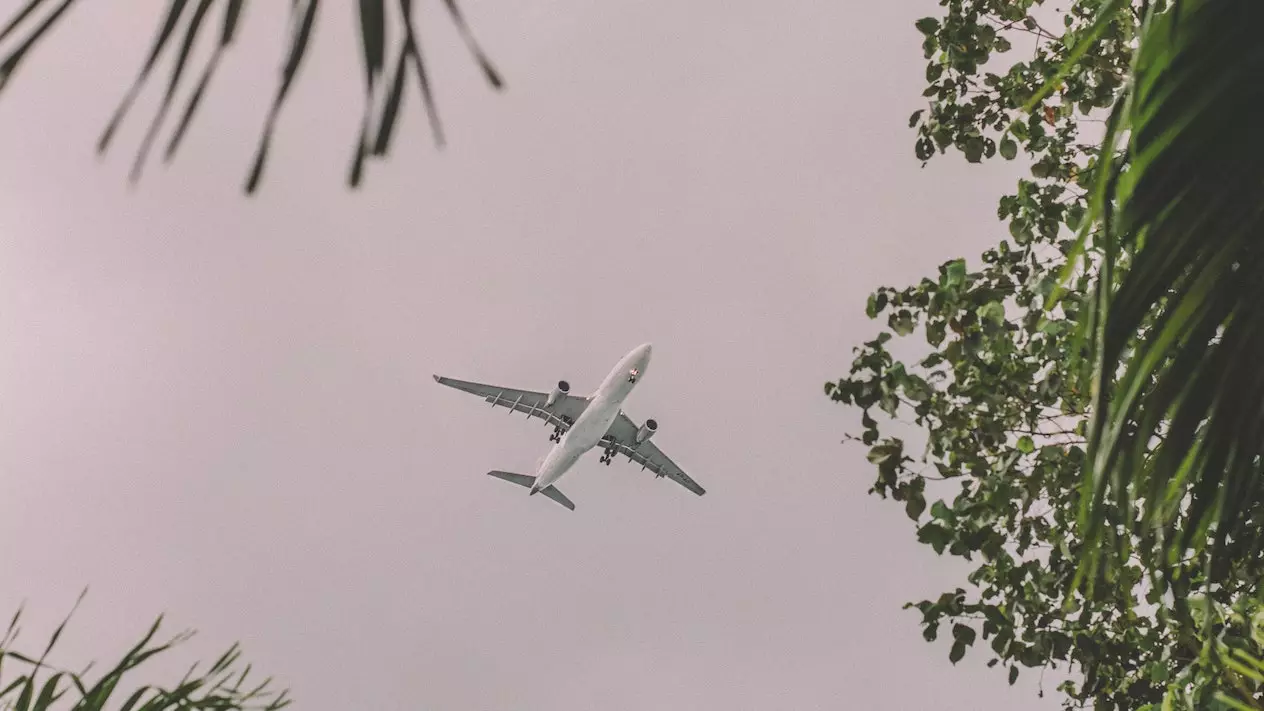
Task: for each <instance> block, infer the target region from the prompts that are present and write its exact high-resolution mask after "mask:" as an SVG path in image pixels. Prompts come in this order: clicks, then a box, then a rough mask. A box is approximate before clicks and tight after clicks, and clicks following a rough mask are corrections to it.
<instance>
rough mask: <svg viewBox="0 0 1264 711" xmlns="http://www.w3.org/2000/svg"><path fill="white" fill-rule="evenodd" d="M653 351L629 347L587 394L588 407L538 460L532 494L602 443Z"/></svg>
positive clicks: (639, 347) (642, 375) (550, 483)
mask: <svg viewBox="0 0 1264 711" xmlns="http://www.w3.org/2000/svg"><path fill="white" fill-rule="evenodd" d="M652 351H653V349H652V348H651V347H650V344H648V343H645V344H642V345H640V346H637V347H636V348H634V349H632V352H631V353H628V354H627V355H626V356H624V357H623V359H622V360H620V361H619V364H618V365H616V366H615V367H614V370H611V371H610V374H609V375H607V376H606V379H605V380H603V381H602V382H601V386H600V387H598V388H597V389H596V390H595V391H594V392H593V394H592V395H589V396H588V407H586V408H584V412H583V413H582V414H580V416H579V417H578V418H577V419H576V420H575V424H573V425H571V427H570V429H568V430H567V431H566V433H565V434H563V435H562V438H561V440H559V441H558V443H557V444H555V445H553V449H552V450H550V451H549V453H548V454H547V455H545V457H544V460H543V461H542V462H540V466H539V468H538V470H537V471H536V473H535V476H536V479H535V484H534V485H533V486H532V487H531V493H532V494H535V493H536V492H538V491H539V490H541V489H544V488H547V487H548V486H550V485H552V484H554V483H556V482H557V480H558V479H560V478H562V475H563V474H565V473H566V472H567V471H569V470H570V468H571V467H572V466H574V464H575V462H577V461H579V458H580V457H582V456H584V454H585V453H587V452H588V450H590V449H592V448H593V447H595V446H597V445H598V444H599V443H600V442H601V438H602V437H605V436H606V433H607V432H608V431H610V426H611V425H612V424H614V421H615V418H617V417H618V416H619V411H620V408H622V406H623V401H624V400H626V399H627V397H628V395H630V394H631V393H632V389H633V388H635V387H636V385H637V383H639V382H640V381H641V378H642V377H644V376H645V370H646V368H648V367H649V364H650V353H651V352H652Z"/></svg>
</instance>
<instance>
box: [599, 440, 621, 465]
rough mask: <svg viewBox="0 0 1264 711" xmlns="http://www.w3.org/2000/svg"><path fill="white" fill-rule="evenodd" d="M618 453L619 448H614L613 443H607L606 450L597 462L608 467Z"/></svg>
mask: <svg viewBox="0 0 1264 711" xmlns="http://www.w3.org/2000/svg"><path fill="white" fill-rule="evenodd" d="M618 453H619V447H618V446H616V445H615V444H614V443H613V442H607V443H606V449H605V451H604V452H602V454H601V459H599V460H598V461H600V462H601V463H602V464H605V465H606V466H610V462H612V461H614V455H616V454H618Z"/></svg>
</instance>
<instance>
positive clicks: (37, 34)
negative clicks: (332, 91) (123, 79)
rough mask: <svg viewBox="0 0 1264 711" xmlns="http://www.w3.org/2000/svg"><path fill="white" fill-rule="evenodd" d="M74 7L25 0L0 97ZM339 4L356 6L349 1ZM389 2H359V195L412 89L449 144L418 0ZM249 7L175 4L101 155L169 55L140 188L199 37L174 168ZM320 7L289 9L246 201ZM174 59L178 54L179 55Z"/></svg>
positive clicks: (462, 23)
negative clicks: (201, 43)
mask: <svg viewBox="0 0 1264 711" xmlns="http://www.w3.org/2000/svg"><path fill="white" fill-rule="evenodd" d="M75 5H76V0H61V1H60V2H50V1H49V0H27V1H26V2H25V3H24V4H23V5H22V6H21V7H20V8H19V9H18V10H17V11H16V12H15V13H14V14H13V16H12V17H10V18H9V19H8V21H7V22H5V23H4V24H3V25H0V49H2V48H4V47H6V46H11V47H12V48H11V49H9V50H8V51H7V52H0V92H3V91H4V89H5V88H6V87H7V86H8V84H9V81H10V80H12V79H13V77H14V75H15V73H16V71H17V70H18V69H19V68H20V67H21V66H22V64H23V62H24V61H25V60H26V59H28V58H29V57H30V56H31V54H32V52H33V50H34V49H35V48H36V47H38V46H43V45H44V44H47V38H48V37H49V36H50V35H51V32H52V30H53V29H55V28H56V27H57V26H58V25H59V24H60V23H61V22H62V21H63V20H64V18H65V17H66V16H67V14H68V12H69V11H70V10H72V9H73V8H74V6H75ZM338 5H340V6H345V7H346V8H347V9H350V4H349V3H348V4H338ZM391 5H393V6H394V10H392V9H391V8H390V7H389V6H388V3H387V1H386V0H359V2H358V4H357V5H356V8H357V10H358V17H357V18H356V19H357V22H358V27H359V36H360V47H361V50H362V52H361V57H360V64H361V67H360V69H361V71H362V73H363V75H364V79H365V105H364V114H363V119H362V121H361V126H360V134H359V136H358V137H357V139H356V142H355V144H354V146H353V152H352V159H351V167H350V170H349V173H348V177H347V182H348V184H349V185H350V186H351V187H352V188H357V187H359V186H360V184H361V181H362V180H363V173H364V164H365V161H366V160H367V159H371V158H382V157H385V156H386V155H387V154H389V152H390V147H391V138H392V136H393V135H394V131H395V127H396V123H397V122H398V120H399V117H400V113H401V111H402V110H403V106H404V103H405V100H406V90H407V87H408V85H409V84H410V83H411V82H413V81H416V82H417V87H418V91H419V93H420V94H421V99H422V103H423V105H424V107H425V110H426V115H427V119H428V120H429V122H430V126H431V129H432V131H433V133H434V139H435V142H436V144H438V145H443V141H444V138H443V130H442V127H441V124H440V122H439V115H438V110H437V107H436V105H435V100H434V94H433V91H432V89H431V82H432V79H431V77H430V75H429V73H428V71H427V69H426V62H425V59H424V55H423V53H422V45H421V39H420V35H419V34H418V32H417V28H416V21H415V16H414V13H413V0H398V2H396V3H391ZM248 6H253V3H248V2H247V0H196V1H190V0H169V2H168V5H167V10H166V12H165V13H163V16H162V17H160V18H159V20H158V23H157V28H156V30H155V33H154V39H153V42H152V44H151V45H150V48H149V52H148V53H147V55H146V57H145V61H144V64H143V65H142V66H141V69H140V72H139V73H138V75H137V77H136V80H135V82H134V83H133V84H132V86H131V87H130V89H129V90H128V91H127V93H126V94H125V95H124V97H123V100H122V103H121V104H120V105H119V107H118V109H117V111H116V112H115V114H114V117H113V118H112V119H111V121H110V122H109V124H108V125H107V126H106V128H105V131H104V133H102V135H101V138H100V140H99V141H98V143H97V150H98V152H104V151H106V150H107V149H108V148H109V146H110V144H111V142H112V140H113V137H114V132H115V131H116V130H117V129H118V127H119V124H120V123H121V122H122V121H123V120H124V119H125V118H126V116H127V114H128V112H129V110H130V109H131V106H132V103H133V102H134V101H135V100H136V98H137V96H138V95H139V93H140V92H141V90H142V89H144V87H145V85H146V83H147V82H148V81H149V79H150V78H151V77H152V75H153V73H154V72H155V70H156V68H157V66H158V62H159V60H160V59H162V58H163V57H164V55H166V56H169V57H170V60H169V68H168V70H167V78H166V83H165V86H164V87H163V94H162V102H161V104H160V105H159V108H158V110H157V112H156V113H155V115H154V117H153V118H152V119H151V121H150V124H149V128H148V130H147V131H146V133H145V137H144V139H143V140H142V142H141V145H140V147H139V148H138V149H137V153H136V159H135V162H134V163H133V165H132V170H131V174H130V178H131V180H132V181H133V182H135V181H136V180H139V178H140V175H141V172H142V169H143V167H144V165H145V162H146V161H147V160H148V158H149V155H150V151H151V150H152V149H153V147H154V142H155V141H156V140H157V139H158V133H159V131H160V130H162V128H163V125H164V124H165V123H166V121H167V118H168V115H169V114H170V112H171V110H172V108H173V105H174V103H175V101H176V96H177V94H178V93H179V92H180V91H181V89H183V88H184V87H185V84H186V79H187V71H188V69H189V63H190V57H191V56H192V54H193V48H194V47H195V45H196V44H197V42H198V40H199V38H201V37H203V36H211V37H213V38H214V44H213V46H214V49H213V50H212V52H211V55H210V57H209V58H208V59H207V60H206V62H205V64H204V65H203V66H202V69H201V73H200V75H199V77H198V79H197V82H196V84H194V85H193V88H192V90H191V91H189V92H188V93H187V96H186V97H185V99H184V107H183V109H182V110H181V111H180V114H179V118H178V119H177V121H176V124H175V128H174V129H173V130H172V131H171V134H170V136H169V137H168V140H167V144H166V147H165V149H164V151H163V160H164V161H171V160H172V159H173V158H174V157H175V155H176V152H177V150H178V149H179V147H180V143H181V142H182V140H183V139H184V137H185V135H186V133H187V131H188V129H189V126H190V124H191V122H192V120H193V117H194V116H195V115H196V113H197V110H198V107H199V106H201V104H202V101H203V100H204V98H205V97H206V95H207V93H209V87H210V84H211V80H212V79H213V78H214V76H215V74H216V70H217V69H218V68H219V65H220V62H221V61H222V60H223V58H224V55H225V54H226V53H227V52H228V51H229V50H231V49H232V48H233V45H234V41H235V40H236V38H237V35H238V34H239V33H240V29H241V25H242V23H243V22H244V21H245V20H246V19H247V17H248V14H247V12H246V10H247V9H248ZM321 7H322V3H321V1H320V0H295V1H294V2H291V3H290V27H289V34H288V37H287V38H286V39H285V42H286V45H285V46H286V51H285V61H284V63H283V64H282V66H281V67H280V71H279V74H280V76H279V82H278V85H277V90H276V95H275V96H274V98H273V101H272V105H271V106H270V107H269V110H268V114H267V118H266V120H265V122H264V126H263V134H262V136H261V137H260V139H259V146H258V148H257V150H256V152H255V157H254V160H253V162H252V163H251V168H250V173H249V176H248V177H247V179H246V183H245V191H246V193H247V194H253V193H254V192H255V191H257V190H258V189H259V185H260V181H261V180H262V178H263V172H264V168H265V166H266V164H267V159H268V151H269V147H270V145H271V140H272V136H273V134H274V132H275V131H276V128H277V121H278V119H279V117H280V113H281V109H282V107H283V106H284V104H285V101H286V99H287V98H288V97H289V96H290V93H291V91H292V89H293V87H294V85H295V83H296V82H297V81H298V77H299V72H300V69H301V68H302V65H303V60H304V59H305V58H306V57H307V55H308V52H309V50H310V49H311V47H312V37H313V35H314V32H315V30H314V28H315V26H316V22H317V19H318V16H319V14H320V12H319V11H320V9H321ZM444 7H446V8H447V14H448V17H449V18H450V19H451V21H452V23H453V25H454V26H455V28H456V30H457V31H458V32H459V33H460V35H461V37H462V38H463V39H464V41H465V43H466V45H467V46H468V47H469V49H470V52H471V54H472V55H473V57H474V60H475V61H476V62H477V63H478V65H479V67H480V68H481V69H482V72H483V75H484V77H485V78H486V80H487V82H488V84H489V85H491V86H492V87H493V88H494V89H501V88H503V86H504V80H503V79H502V78H501V75H500V72H499V71H497V70H496V68H495V67H494V66H493V65H492V63H491V61H490V60H489V59H488V58H487V55H486V54H485V53H484V52H483V50H482V48H481V47H480V46H479V45H478V43H477V41H476V40H475V39H474V35H473V33H472V32H471V31H470V27H469V25H468V23H467V22H466V20H465V17H464V15H463V14H462V13H461V9H460V6H459V5H458V3H457V0H444ZM119 10H120V11H126V10H124V9H123V6H122V5H120V6H119ZM388 29H390V30H391V31H390V32H389V35H391V36H395V37H398V38H399V40H398V42H397V45H398V46H397V47H396V48H395V49H393V50H391V52H392V55H391V60H390V64H389V65H388V64H387V59H388V57H387V53H388V48H387V36H388ZM6 43H7V44H6ZM172 53H174V55H173V56H172ZM255 70H256V71H263V72H267V73H269V74H270V73H272V72H274V71H277V69H276V68H274V67H256V68H255ZM410 74H411V75H412V76H411V77H410V76H409V75H410ZM375 117H376V118H375Z"/></svg>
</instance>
